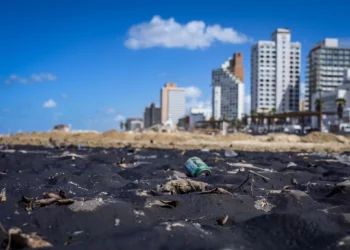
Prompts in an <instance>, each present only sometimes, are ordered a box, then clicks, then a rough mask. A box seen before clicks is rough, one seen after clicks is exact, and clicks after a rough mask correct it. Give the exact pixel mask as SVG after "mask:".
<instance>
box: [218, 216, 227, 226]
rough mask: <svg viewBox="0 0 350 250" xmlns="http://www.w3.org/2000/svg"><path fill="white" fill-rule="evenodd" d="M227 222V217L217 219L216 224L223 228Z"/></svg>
mask: <svg viewBox="0 0 350 250" xmlns="http://www.w3.org/2000/svg"><path fill="white" fill-rule="evenodd" d="M227 220H228V215H226V216H224V217H220V218H218V219H217V220H216V222H217V223H218V225H220V226H223V225H225V224H226V222H227Z"/></svg>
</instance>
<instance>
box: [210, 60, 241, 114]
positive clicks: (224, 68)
mask: <svg viewBox="0 0 350 250" xmlns="http://www.w3.org/2000/svg"><path fill="white" fill-rule="evenodd" d="M212 87H213V92H212V107H213V116H214V118H215V119H216V120H219V119H222V118H224V117H225V118H227V119H229V120H232V119H241V118H242V115H243V112H244V68H243V55H242V53H235V54H234V55H233V57H231V58H229V59H228V60H227V61H226V62H225V63H224V64H222V65H221V67H220V68H219V69H215V70H213V71H212Z"/></svg>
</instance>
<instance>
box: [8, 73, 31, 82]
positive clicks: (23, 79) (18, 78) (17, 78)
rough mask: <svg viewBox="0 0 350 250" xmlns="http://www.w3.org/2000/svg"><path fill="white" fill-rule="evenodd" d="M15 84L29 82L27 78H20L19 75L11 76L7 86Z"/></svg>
mask: <svg viewBox="0 0 350 250" xmlns="http://www.w3.org/2000/svg"><path fill="white" fill-rule="evenodd" d="M13 82H19V83H28V80H27V79H26V78H23V77H20V76H18V75H15V74H12V75H10V76H9V77H8V78H7V79H6V80H5V83H6V84H11V83H13Z"/></svg>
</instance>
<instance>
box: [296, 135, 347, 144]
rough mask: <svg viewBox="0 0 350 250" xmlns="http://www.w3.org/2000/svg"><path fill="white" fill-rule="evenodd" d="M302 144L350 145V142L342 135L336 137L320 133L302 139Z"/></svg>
mask: <svg viewBox="0 0 350 250" xmlns="http://www.w3.org/2000/svg"><path fill="white" fill-rule="evenodd" d="M300 139H301V142H311V143H327V142H328V143H329V142H338V143H346V144H348V143H349V140H348V139H347V138H346V137H344V136H340V135H335V134H331V133H320V132H313V133H311V134H308V135H306V136H304V137H300Z"/></svg>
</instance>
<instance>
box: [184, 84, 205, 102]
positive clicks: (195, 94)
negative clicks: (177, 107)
mask: <svg viewBox="0 0 350 250" xmlns="http://www.w3.org/2000/svg"><path fill="white" fill-rule="evenodd" d="M185 93H186V97H187V98H194V99H197V98H199V97H201V96H202V91H201V90H200V89H199V88H197V87H195V86H190V87H187V88H185Z"/></svg>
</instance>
